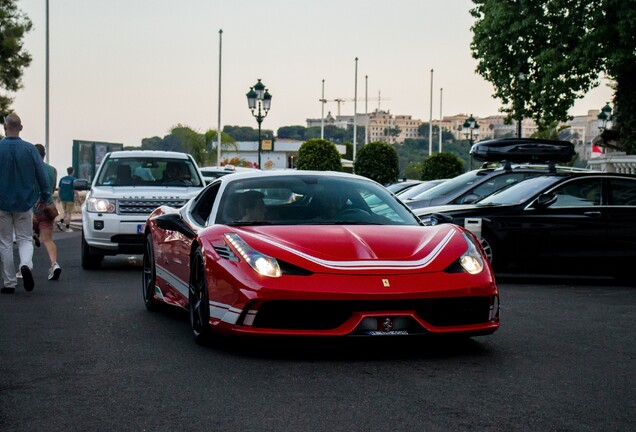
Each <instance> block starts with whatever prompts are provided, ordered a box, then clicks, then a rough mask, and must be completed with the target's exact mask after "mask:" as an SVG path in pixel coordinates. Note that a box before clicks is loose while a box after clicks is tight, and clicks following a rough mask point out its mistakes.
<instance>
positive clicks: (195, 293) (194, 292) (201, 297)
mask: <svg viewBox="0 0 636 432" xmlns="http://www.w3.org/2000/svg"><path fill="white" fill-rule="evenodd" d="M188 291H189V295H188V309H189V311H190V327H191V328H192V334H193V336H194V340H195V342H196V343H197V344H199V345H206V344H207V343H208V342H209V340H210V338H211V333H212V331H211V329H210V300H209V294H208V282H207V280H206V278H205V266H204V263H203V254H202V253H201V249H198V248H197V250H196V251H195V252H194V255H193V256H192V261H191V263H190V283H189V289H188Z"/></svg>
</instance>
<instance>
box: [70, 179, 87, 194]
mask: <svg viewBox="0 0 636 432" xmlns="http://www.w3.org/2000/svg"><path fill="white" fill-rule="evenodd" d="M90 188H91V185H90V184H89V183H88V180H86V179H75V181H74V182H73V189H75V190H78V191H86V190H89V189H90Z"/></svg>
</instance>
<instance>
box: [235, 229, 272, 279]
mask: <svg viewBox="0 0 636 432" xmlns="http://www.w3.org/2000/svg"><path fill="white" fill-rule="evenodd" d="M225 238H226V239H227V241H228V242H229V243H230V244H231V245H232V246H233V247H234V249H236V251H237V252H238V253H239V255H240V256H241V257H242V258H243V259H244V260H245V262H247V263H248V264H249V265H250V267H252V268H253V269H254V270H255V271H256V272H257V273H259V274H261V275H263V276H268V277H280V276H281V274H282V273H281V271H280V266H279V265H278V261H276V258H273V257H270V256H267V255H264V254H262V253H260V252H258V251H257V250H256V249H254V248H253V247H252V246H250V245H248V244H247V243H246V242H245V240H243V239H242V238H241V237H240V236H239V235H238V234H225Z"/></svg>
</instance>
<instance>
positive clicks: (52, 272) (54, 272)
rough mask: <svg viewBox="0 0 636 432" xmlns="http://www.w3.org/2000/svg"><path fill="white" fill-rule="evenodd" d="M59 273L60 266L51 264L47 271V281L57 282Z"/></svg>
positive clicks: (60, 271) (60, 270)
mask: <svg viewBox="0 0 636 432" xmlns="http://www.w3.org/2000/svg"><path fill="white" fill-rule="evenodd" d="M60 273H62V269H61V268H60V266H59V265H58V264H57V263H55V264H53V265H52V266H51V268H50V269H49V280H58V279H59V278H60Z"/></svg>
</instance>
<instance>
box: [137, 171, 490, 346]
mask: <svg viewBox="0 0 636 432" xmlns="http://www.w3.org/2000/svg"><path fill="white" fill-rule="evenodd" d="M144 232H145V252H144V260H143V262H144V264H143V297H144V302H145V305H146V307H147V308H148V309H149V310H153V309H156V307H157V306H158V305H159V304H160V303H166V304H169V305H174V306H177V307H180V308H183V309H186V310H189V315H190V324H191V326H192V331H193V333H194V338H195V340H196V341H197V342H199V343H201V342H204V341H205V340H206V339H208V338H209V336H211V335H212V334H214V333H218V334H226V335H263V336H265V335H289V336H346V335H361V336H363V335H364V336H389V335H424V334H438V335H450V334H461V335H468V336H473V335H485V334H491V333H493V332H494V331H495V330H497V329H498V328H499V295H498V290H497V285H496V282H495V278H494V276H493V272H492V269H491V267H490V264H489V263H488V260H487V259H486V258H485V255H484V251H483V250H482V248H481V246H480V245H479V242H478V241H477V239H476V238H475V237H474V235H473V234H472V233H471V232H469V231H467V230H465V229H464V228H462V227H460V226H457V225H452V224H444V225H438V226H432V227H424V226H422V225H421V223H420V221H419V219H418V218H417V217H416V216H415V215H414V214H413V213H411V211H410V210H409V209H408V208H407V207H406V206H405V205H404V204H403V203H402V202H401V201H400V200H399V199H397V198H395V197H394V196H393V195H392V194H391V193H390V192H388V191H387V190H386V189H385V188H384V187H383V186H381V185H380V184H378V183H376V182H374V181H371V180H369V179H367V178H364V177H360V176H356V175H353V174H345V173H335V172H313V171H294V172H290V171H273V172H272V171H270V172H267V171H259V172H254V173H252V172H247V173H238V174H230V175H227V176H223V177H220V178H219V179H217V180H215V181H214V182H212V183H211V184H209V185H208V186H207V187H206V188H205V189H204V190H203V191H202V192H201V193H200V194H199V195H198V196H196V197H195V198H193V199H191V200H190V201H188V203H187V204H185V205H184V206H183V207H181V208H178V209H176V208H172V207H167V206H162V207H159V208H157V209H156V210H155V211H154V212H153V213H152V214H151V215H150V216H149V218H148V220H147V223H146V226H145V231H144Z"/></svg>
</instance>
